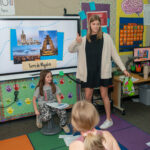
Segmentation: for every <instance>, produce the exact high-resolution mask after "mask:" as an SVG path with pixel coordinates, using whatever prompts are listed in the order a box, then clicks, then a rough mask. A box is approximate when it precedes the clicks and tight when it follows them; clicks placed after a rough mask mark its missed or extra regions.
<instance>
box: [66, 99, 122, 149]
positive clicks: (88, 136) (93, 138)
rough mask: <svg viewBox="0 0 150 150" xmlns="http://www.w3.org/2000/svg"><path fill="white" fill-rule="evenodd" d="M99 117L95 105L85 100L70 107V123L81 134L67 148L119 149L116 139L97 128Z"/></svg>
mask: <svg viewBox="0 0 150 150" xmlns="http://www.w3.org/2000/svg"><path fill="white" fill-rule="evenodd" d="M99 120H100V117H99V114H98V112H97V110H96V109H95V107H94V106H93V105H92V104H91V103H89V102H86V101H85V100H82V101H79V102H77V103H76V104H75V105H74V106H73V109H72V114H71V123H72V126H73V127H74V129H75V130H76V131H79V132H80V133H81V136H80V137H79V138H77V139H76V140H75V141H73V142H72V143H71V144H70V145H69V150H120V148H119V146H118V143H117V141H116V140H115V138H114V137H113V136H112V134H111V133H110V132H108V131H104V130H97V129H95V126H96V125H97V124H98V123H99Z"/></svg>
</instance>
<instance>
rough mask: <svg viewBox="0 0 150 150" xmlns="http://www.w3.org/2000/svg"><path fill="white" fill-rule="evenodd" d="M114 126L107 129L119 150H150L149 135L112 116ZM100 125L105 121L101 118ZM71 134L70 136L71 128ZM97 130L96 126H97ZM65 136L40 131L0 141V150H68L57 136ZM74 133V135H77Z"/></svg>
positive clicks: (103, 117)
mask: <svg viewBox="0 0 150 150" xmlns="http://www.w3.org/2000/svg"><path fill="white" fill-rule="evenodd" d="M111 118H112V119H113V122H114V125H113V126H112V127H110V128H109V129H108V131H110V132H111V133H112V135H113V136H114V137H115V138H116V140H117V141H118V144H119V146H120V148H121V150H150V147H148V146H147V145H146V143H147V142H150V135H149V134H147V133H145V132H143V131H142V130H140V129H139V128H137V127H135V126H134V125H132V124H130V123H128V122H127V121H125V120H123V119H121V118H119V117H118V116H116V115H114V114H112V115H111ZM100 119H101V121H100V123H99V124H101V123H102V122H103V121H104V120H105V116H102V117H101V118H100ZM70 128H71V133H70V134H72V127H71V125H70ZM97 129H99V128H98V126H97ZM63 134H65V133H64V132H63V131H62V132H60V133H59V134H56V135H51V136H50V135H49V136H46V135H42V134H41V133H40V131H36V132H33V133H29V134H27V135H22V136H19V137H15V138H11V139H7V140H2V141H0V149H2V150H9V149H11V150H20V149H21V150H68V147H67V146H66V145H65V142H64V140H63V139H60V138H59V135H63ZM78 134H79V133H78V132H76V133H74V135H78Z"/></svg>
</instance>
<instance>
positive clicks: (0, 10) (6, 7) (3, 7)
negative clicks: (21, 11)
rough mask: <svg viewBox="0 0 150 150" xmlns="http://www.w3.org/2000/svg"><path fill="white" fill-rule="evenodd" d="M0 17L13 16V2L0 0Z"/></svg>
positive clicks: (12, 0)
mask: <svg viewBox="0 0 150 150" xmlns="http://www.w3.org/2000/svg"><path fill="white" fill-rule="evenodd" d="M0 15H1V16H5V15H15V4H14V0H0Z"/></svg>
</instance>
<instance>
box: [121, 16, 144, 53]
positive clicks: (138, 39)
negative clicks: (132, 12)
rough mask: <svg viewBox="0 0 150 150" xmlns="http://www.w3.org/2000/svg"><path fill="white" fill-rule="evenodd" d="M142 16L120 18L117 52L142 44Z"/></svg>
mask: <svg viewBox="0 0 150 150" xmlns="http://www.w3.org/2000/svg"><path fill="white" fill-rule="evenodd" d="M143 32H144V26H143V18H120V32H119V52H129V51H133V48H135V47H142V46H143Z"/></svg>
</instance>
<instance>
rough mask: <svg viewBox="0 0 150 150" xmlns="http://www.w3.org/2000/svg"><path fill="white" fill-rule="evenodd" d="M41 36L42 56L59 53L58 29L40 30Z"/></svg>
mask: <svg viewBox="0 0 150 150" xmlns="http://www.w3.org/2000/svg"><path fill="white" fill-rule="evenodd" d="M39 38H40V42H41V46H40V55H41V56H53V55H58V46H57V31H39Z"/></svg>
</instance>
